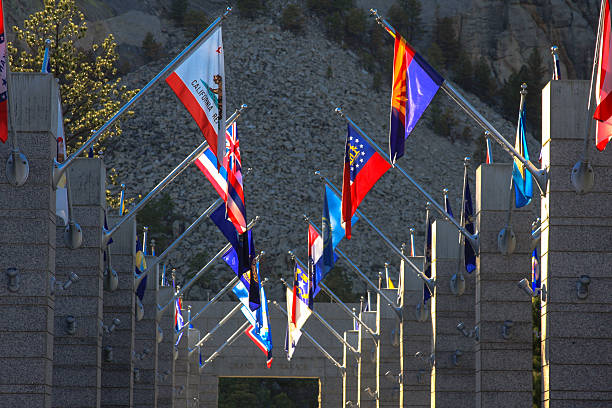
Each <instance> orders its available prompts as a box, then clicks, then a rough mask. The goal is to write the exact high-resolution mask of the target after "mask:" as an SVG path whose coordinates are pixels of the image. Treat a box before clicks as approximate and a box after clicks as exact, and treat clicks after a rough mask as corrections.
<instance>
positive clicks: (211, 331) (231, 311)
mask: <svg viewBox="0 0 612 408" xmlns="http://www.w3.org/2000/svg"><path fill="white" fill-rule="evenodd" d="M241 308H242V303H240V302H238V303H237V304H236V306H234V308H233V309H232V310H230V311H229V313H228V314H226V315H225V316H223V319H221V320H220V321H219V323H217V325H216V326H215V327H213V328H212V329H211V330H210V331H209V332H208V333H206V335H205V336H204V337H202V338H201V339H200V341H198V342H197V343H196V347H198V346H202V345H203V344H204V343H206V342H207V341H208V339H210V338H211V337H212V335H213V334H214V333H215V332H216V331H217V330H218V329H219V328H220V327H221V326H223V325H224V324H225V323H227V321H228V320H229V319H230V318H231V317H232V316H233V315H235V314H236V312H238V311H239V310H240V309H241Z"/></svg>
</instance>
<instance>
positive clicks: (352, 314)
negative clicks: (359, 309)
mask: <svg viewBox="0 0 612 408" xmlns="http://www.w3.org/2000/svg"><path fill="white" fill-rule="evenodd" d="M288 253H289V255H290V256H291V257H292V258H293V259H294V260H295V262H297V263H298V264H299V265H300V266H301V267H302V268H303V269H305V268H306V266H305V265H304V264H303V263H302V261H300V259H299V258H298V257H297V256H295V254H294V253H293V251H288ZM319 287H320V288H321V289H323V292H325V293H327V294H328V295H329V296H330V297H331V298H332V299H333V300H335V301H336V303H338V304H339V305H340V306H341V308H342V310H344V311H345V312H346V313H347V314H348V315H349V316H351V317H353V318H355V319H356V320H357V321H358V322H359V324H362V325H363V327H365V328H366V329H367V330H368V333H370V335H371V336H372V337H373V338H374V341H376V340H377V339H378V337H379V336H378V334H376V332H375V331H374V330H372V329H371V328H370V327H369V326H368V325H367V324H365V323H364V322H363V320H361V318H359V316H357V315H356V314H355V313H353V312H352V311H351V309H349V307H348V306H347V305H346V304H345V303H344V302H343V301H342V300H340V298H339V297H338V296H337V295H336V294H335V293H334V292H332V291H331V289H329V288H328V287H327V286H326V285H325V284H324V283H323V282H319Z"/></svg>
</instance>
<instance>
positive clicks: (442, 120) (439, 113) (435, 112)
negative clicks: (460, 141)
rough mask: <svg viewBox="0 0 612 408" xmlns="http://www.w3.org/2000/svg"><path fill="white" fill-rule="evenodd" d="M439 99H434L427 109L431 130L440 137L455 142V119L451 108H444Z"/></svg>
mask: <svg viewBox="0 0 612 408" xmlns="http://www.w3.org/2000/svg"><path fill="white" fill-rule="evenodd" d="M438 98H439V97H438V96H436V97H434V100H433V101H432V103H431V104H430V105H429V108H428V109H427V112H428V115H429V118H430V123H429V126H431V129H432V130H433V131H434V132H436V134H438V135H439V136H443V137H448V138H450V139H451V141H453V142H454V138H453V130H454V126H455V122H456V121H455V117H454V116H453V112H452V111H451V110H450V109H449V108H442V105H441V104H440V100H439V99H438Z"/></svg>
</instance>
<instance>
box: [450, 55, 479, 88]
mask: <svg viewBox="0 0 612 408" xmlns="http://www.w3.org/2000/svg"><path fill="white" fill-rule="evenodd" d="M454 68H455V69H454V74H453V79H454V80H455V81H456V82H457V84H459V85H460V86H461V87H462V88H463V89H465V90H466V91H469V92H471V91H472V89H473V85H474V68H473V67H472V61H471V60H470V57H469V56H468V55H467V54H466V53H465V52H464V51H460V52H459V56H458V57H457V64H456V65H455V67H454Z"/></svg>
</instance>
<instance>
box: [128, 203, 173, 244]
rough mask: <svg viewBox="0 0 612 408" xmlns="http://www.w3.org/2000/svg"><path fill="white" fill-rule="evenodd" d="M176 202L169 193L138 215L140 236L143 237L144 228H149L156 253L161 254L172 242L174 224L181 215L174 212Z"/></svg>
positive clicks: (145, 207) (147, 206) (146, 206)
mask: <svg viewBox="0 0 612 408" xmlns="http://www.w3.org/2000/svg"><path fill="white" fill-rule="evenodd" d="M174 208H175V207H174V201H172V198H171V197H170V195H169V194H168V193H163V194H162V195H161V196H160V197H159V198H157V199H155V200H151V201H149V203H148V204H147V205H145V206H144V208H143V209H141V210H140V211H138V214H136V222H137V224H138V233H139V236H142V227H143V226H147V227H149V234H148V237H149V240H150V239H155V247H156V252H157V253H161V252H162V251H163V250H164V249H165V248H166V247H167V246H168V245H169V244H170V243H171V242H172V238H173V237H172V222H173V221H174V220H176V219H177V218H180V215H179V214H177V213H176V212H175V211H174Z"/></svg>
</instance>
